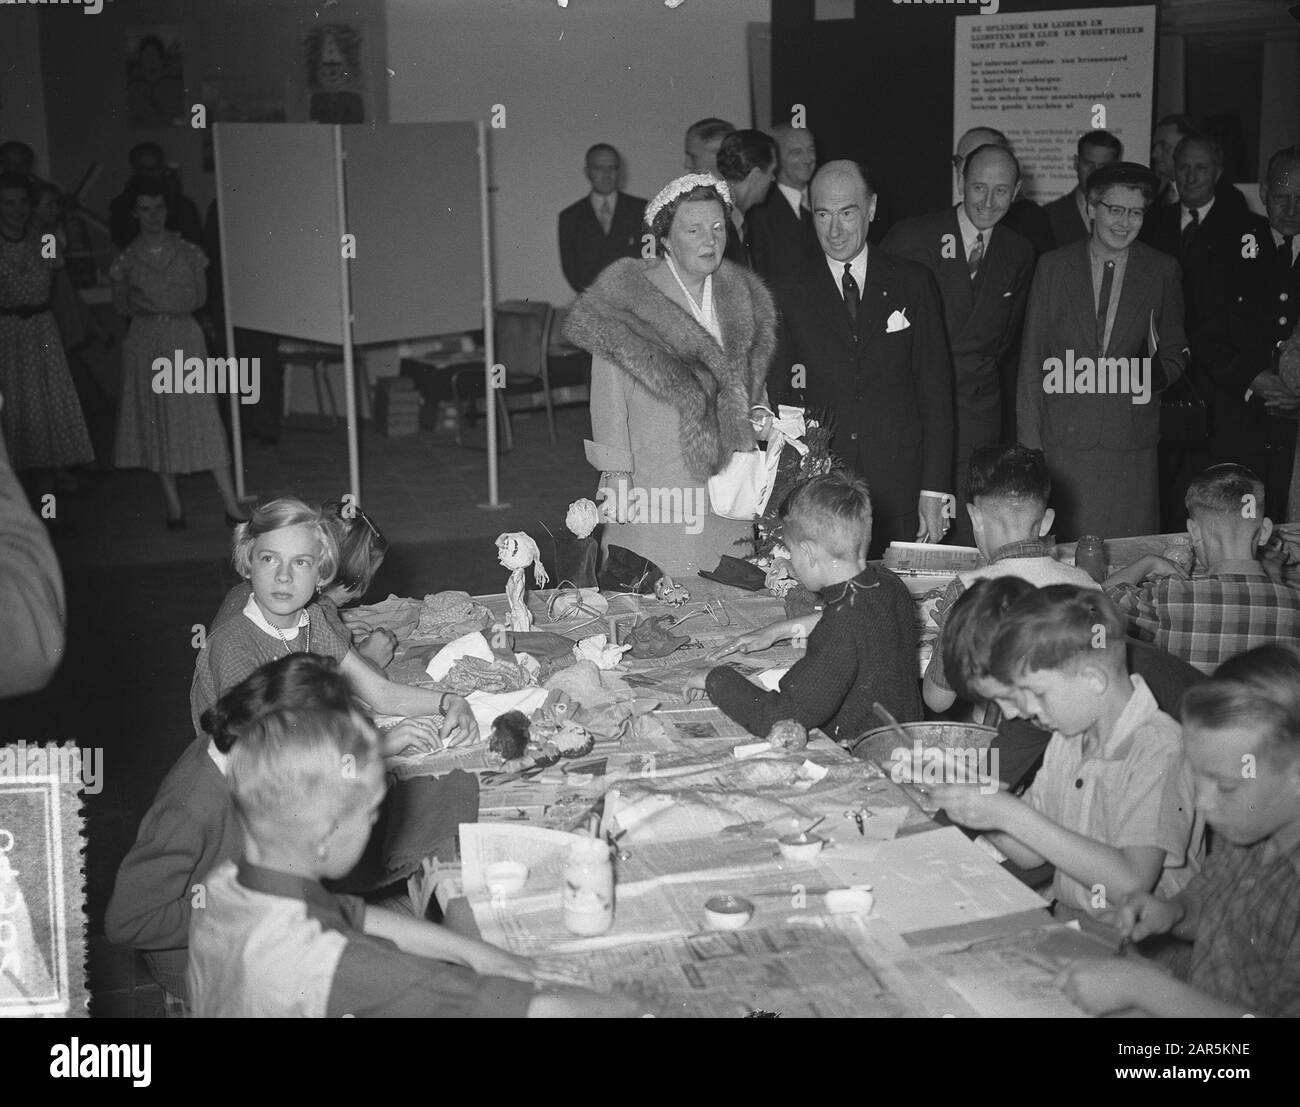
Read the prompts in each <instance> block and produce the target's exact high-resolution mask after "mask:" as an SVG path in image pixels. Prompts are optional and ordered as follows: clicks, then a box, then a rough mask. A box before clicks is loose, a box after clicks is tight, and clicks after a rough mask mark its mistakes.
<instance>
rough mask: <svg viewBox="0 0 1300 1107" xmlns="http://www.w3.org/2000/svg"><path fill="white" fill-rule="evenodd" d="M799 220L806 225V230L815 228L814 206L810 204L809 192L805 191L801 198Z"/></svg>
mask: <svg viewBox="0 0 1300 1107" xmlns="http://www.w3.org/2000/svg"><path fill="white" fill-rule="evenodd" d="M799 222H800V223H802V224H803V225H804V228H805V229H806V230H809V231H811V230H812V229H813V221H812V208H811V207H810V206H809V204H808V194H807V193H804V195H803V196H801V197H800V198H799Z"/></svg>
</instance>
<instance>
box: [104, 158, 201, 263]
mask: <svg viewBox="0 0 1300 1107" xmlns="http://www.w3.org/2000/svg"><path fill="white" fill-rule="evenodd" d="M128 156H129V158H130V160H131V176H132V177H150V178H153V177H158V178H161V179H163V180H165V181H166V183H167V229H168V230H169V231H175V232H176V233H177V234H179V235H180V236H181V238H183V239H185V241H186V242H193V243H194V245H195V246H198V247H200V248H201V247H202V246H203V224H202V222H201V221H200V220H199V209H198V208H197V207H195V206H194V201H193V200H191V199H190V198H189V197H188V196H186V195H184V194H183V193H182V192H181V186H180V182H179V180H178V179H177V177H176V174H175V173H174V172H172V171H170V170H168V168H167V156H166V155H165V154H164V153H163V149H162V147H161V146H159V145H158V144H157V143H155V142H141V143H139V144H138V145H135V146H133V147H131V153H130V154H129V155H128ZM108 230H109V237H111V238H112V240H113V245H114V246H116V247H117V248H118V249H120V250H125V249H126V248H127V247H128V246H130V245H131V242H132V241H133V240H134V239H135V236H136V235H137V234H139V233H140V227H139V224H137V223H136V221H135V197H134V196H133V195H132V194H131V190H130V185H129V182H128V186H127V187H126V188H124V189H122V191H121V193H119V194H118V195H117V196H114V197H113V199H112V200H111V201H110V202H109V205H108Z"/></svg>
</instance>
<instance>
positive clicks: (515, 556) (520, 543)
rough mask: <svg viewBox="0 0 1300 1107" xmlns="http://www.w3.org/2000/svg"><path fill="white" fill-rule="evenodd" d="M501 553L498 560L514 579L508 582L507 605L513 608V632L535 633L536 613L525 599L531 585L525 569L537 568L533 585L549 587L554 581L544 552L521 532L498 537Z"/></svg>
mask: <svg viewBox="0 0 1300 1107" xmlns="http://www.w3.org/2000/svg"><path fill="white" fill-rule="evenodd" d="M497 551H498V553H497V560H498V561H499V562H500V563H501V565H502V567H503V568H506V569H509V570H510V579H509V580H508V581H507V582H506V602H507V603H508V604H509V607H510V629H511V630H518V631H524V630H532V629H533V614H532V612H531V611H529V610H528V602H527V599H526V598H525V593H526V592H527V582H526V581H525V579H524V570H525V569H527V568H528V566H529V565H531V566H532V567H533V582H534V583H535V584H536V585H537V587H538V588H544V587H545V586H546V582H547V581H548V580H550V577H549V576H548V575H547V573H546V570H545V569H544V568H543V567H542V555H541V551H540V550H539V549H538V548H537V543H536V542H534V541H533V540H532V539H531V538H529V537H528V535H526V534H525V533H524V532H523V531H521V530H518V531H513V532H511V533H510V534H502V535H500V536H498V538H497Z"/></svg>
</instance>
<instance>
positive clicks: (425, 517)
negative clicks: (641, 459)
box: [0, 406, 596, 1017]
mask: <svg viewBox="0 0 1300 1107" xmlns="http://www.w3.org/2000/svg"><path fill="white" fill-rule="evenodd" d="M557 422H558V439H559V441H558V445H556V446H554V447H552V445H551V443H550V441H549V438H548V435H547V431H546V423H545V420H544V418H543V417H541V416H540V415H522V414H520V415H516V416H515V417H514V424H513V425H514V432H515V449H514V450H513V452H511V453H509V454H505V455H503V456H502V457H501V462H500V474H501V478H500V479H501V497H500V498H501V499H502V500H503V501H506V502H508V503H510V504H511V506H510V507H509V508H508V509H506V510H491V511H489V510H484V509H482V508H480V507H479V506H478V505H479V504H480V503H481V502H483V501H486V499H487V456H486V453H485V452H484V450H483V446H482V443H483V439H484V432H483V427H482V424H479V425H478V426H477V427H475V428H473V429H471V430H469V431H467V433H466V435H465V442H466V446H467V447H470V448H460V447H457V446H456V445H455V444H454V442H453V441H452V440H451V436H450V435H449V434H447V433H446V432H440V433H438V434H435V433H433V432H421V433H420V434H418V435H414V436H411V437H408V438H397V439H386V438H382V437H380V436H378V435H376V434H373V433H371V432H370V431H369V429H368V428H366V429H363V430H362V459H363V460H362V472H363V481H362V502H363V503H364V505H365V508H366V510H367V512H368V513H370V514H372V515H373V516H374V518H375V519H376V521H377V522H378V523H379V525H380V526H381V527H382V528H383V530H384V531H385V532H386V534H387V535H388V537H389V539H390V541H391V542H392V544H393V546H392V549H391V551H390V553H389V556H388V559H387V560H386V561H385V564H384V567H383V569H382V570H381V573H380V575H379V577H378V578H377V579H376V582H375V585H374V587H373V588H372V591H371V595H372V596H377V597H382V596H384V595H385V594H387V593H388V592H390V591H391V592H397V593H399V594H402V595H423V594H424V593H425V592H428V591H434V590H437V589H442V588H460V589H464V590H466V591H470V592H485V591H499V590H500V589H501V588H502V587H503V585H504V581H505V571H504V570H502V569H501V568H500V566H499V565H497V562H496V551H495V549H494V548H493V539H495V537H496V535H498V534H499V533H501V532H502V531H509V530H527V531H529V532H530V533H532V534H533V535H534V536H535V537H537V538H538V540H539V544H541V545H542V546H543V547H544V548H545V546H546V541H547V540H546V539H545V531H544V530H542V529H541V526H540V524H541V523H542V522H545V523H546V525H547V526H549V527H550V528H551V529H552V530H556V529H557V528H559V527H562V526H563V520H564V513H565V510H566V508H567V505H568V504H569V502H570V501H572V500H574V499H577V498H579V497H582V496H588V497H589V496H591V495H592V494H593V493H594V491H595V485H596V474H595V473H594V472H593V471H592V470H591V469H590V468H589V467H588V466H587V464H586V462H585V460H584V458H583V446H582V442H583V439H584V438H586V437H587V436H588V435H589V433H590V429H589V421H588V417H587V412H586V408H585V406H582V407H573V408H566V409H561V410H560V411H558V412H557ZM475 445H477V449H475V448H473V447H474V446H475ZM246 471H247V474H248V488H249V490H250V491H252V492H259V493H266V492H271V491H292V492H296V493H297V494H298V495H301V496H303V497H305V498H309V499H310V498H324V497H330V498H335V497H338V496H339V495H340V494H341V493H342V492H344V491H345V490H346V474H347V453H346V439H345V437H344V434H343V432H342V431H341V430H334V431H331V432H329V433H321V432H320V431H317V430H313V429H309V428H307V427H304V426H302V425H293V424H290V425H289V426H288V427H286V429H285V430H284V432H283V434H282V436H281V439H280V442H279V444H278V445H276V446H273V447H268V446H263V445H260V444H258V443H256V442H254V443H252V444H250V446H249V447H248V453H247V470H246ZM182 495H183V496H184V499H185V502H186V508H187V515H188V518H189V528H188V529H187V530H185V531H180V532H171V531H167V530H166V529H165V528H164V526H163V506H162V498H161V494H160V491H159V489H158V486H157V482H156V479H155V478H154V477H153V476H152V475H151V474H149V473H144V472H122V473H111V474H106V475H102V476H98V477H95V478H92V479H90V480H89V481H87V482H86V487H85V489H84V491H83V492H82V493H80V494H79V495H76V496H65V497H62V498H61V499H60V502H59V521H60V522H64V523H67V524H70V525H71V526H72V527H73V528H75V532H76V533H75V534H74V535H73V536H72V537H71V538H68V539H64V540H60V541H59V543H58V544H57V546H56V548H57V550H58V552H59V555H60V560H61V563H62V565H63V569H64V577H65V582H66V586H67V594H68V649H67V655H66V658H65V661H64V663H63V665H62V667H61V668H60V670H59V672H58V673H57V674H56V676H55V679H54V681H53V682H52V683H51V685H50V687H49V688H47V689H46V690H45V691H44V692H42V693H41V694H40V695H37V696H28V697H25V698H23V699H20V700H11V701H8V702H6V703H5V704H4V705H3V707H2V708H0V740H16V739H18V738H26V739H27V740H28V741H66V740H67V739H69V738H75V739H76V740H77V741H78V742H80V743H82V744H83V745H88V746H99V747H102V748H103V750H104V753H103V766H104V779H103V786H102V791H100V792H99V793H97V794H95V795H93V796H87V797H86V806H85V816H86V828H87V839H88V842H87V870H86V883H87V911H88V915H89V924H90V934H91V936H92V937H91V941H90V954H89V956H90V968H91V977H92V980H91V990H92V995H93V998H92V1013H93V1014H95V1015H97V1016H100V1017H157V1016H158V1015H159V1014H160V1013H161V1009H162V1004H161V993H160V992H159V990H158V988H157V987H156V985H154V984H153V983H152V981H151V980H150V979H149V976H148V974H147V972H146V971H145V968H144V965H143V963H142V962H141V960H140V958H139V957H138V956H137V955H135V954H133V953H132V952H131V951H129V950H123V949H118V948H116V947H113V946H110V945H109V944H108V943H107V941H106V940H105V939H104V938H103V913H104V909H105V906H106V904H107V900H108V896H109V894H110V892H111V890H112V885H113V878H114V874H115V873H116V871H117V866H118V864H119V863H120V861H121V858H122V856H123V855H124V854H125V852H126V850H127V849H128V848H129V846H130V844H131V841H132V840H133V838H134V836H135V831H136V827H137V825H138V824H139V821H140V818H141V816H142V815H143V814H144V810H145V808H146V807H147V805H148V803H149V801H150V799H151V797H152V795H153V793H154V791H155V789H156V788H157V785H158V783H159V781H160V780H161V779H162V777H163V775H164V774H165V773H166V771H167V769H168V768H169V767H170V765H171V764H172V763H173V762H174V761H175V760H176V758H177V756H179V754H180V752H181V751H182V750H183V749H184V747H185V745H186V744H187V743H188V742H189V740H190V722H189V706H188V701H189V686H190V679H191V675H192V673H193V666H194V651H193V649H192V647H191V644H190V639H191V635H192V630H191V628H192V626H193V625H194V624H195V623H206V622H207V621H208V620H210V618H211V616H212V614H213V612H215V610H216V608H217V605H218V604H219V603H220V601H221V598H222V596H223V594H224V592H225V590H226V589H227V588H228V587H229V586H230V584H232V583H233V582H234V580H235V577H234V574H233V572H232V570H231V569H230V567H229V564H228V558H229V550H228V542H229V531H228V530H227V528H226V526H225V524H224V522H223V520H222V509H221V505H220V501H219V500H218V498H217V496H216V492H215V489H214V488H213V486H212V484H211V482H210V480H209V479H208V478H206V477H191V478H188V479H187V480H186V482H185V483H184V484H183V487H182Z"/></svg>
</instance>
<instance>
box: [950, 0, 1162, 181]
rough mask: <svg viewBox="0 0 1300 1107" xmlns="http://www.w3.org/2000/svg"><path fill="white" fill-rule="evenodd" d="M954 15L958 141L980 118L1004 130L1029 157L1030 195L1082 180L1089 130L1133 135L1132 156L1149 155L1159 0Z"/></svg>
mask: <svg viewBox="0 0 1300 1107" xmlns="http://www.w3.org/2000/svg"><path fill="white" fill-rule="evenodd" d="M954 22H955V24H956V31H955V34H956V62H955V65H954V68H953V147H954V149H955V148H956V145H957V140H958V139H959V138H960V137H961V136H962V135H963V134H965V133H966V131H968V130H970V128H972V127H994V128H996V129H997V130H999V131H1002V132H1003V133H1004V134H1005V135H1006V136H1007V137H1008V138H1009V139H1010V140H1011V145H1012V148H1013V149H1014V150H1015V152H1016V156H1017V158H1019V160H1020V166H1021V170H1022V173H1023V184H1022V189H1023V192H1024V195H1026V196H1028V197H1029V199H1031V200H1034V201H1035V202H1037V203H1040V204H1042V203H1046V202H1047V201H1049V200H1055V199H1056V198H1057V197H1058V196H1063V195H1064V194H1065V193H1067V192H1069V191H1070V189H1072V188H1074V187H1075V185H1076V183H1077V178H1076V176H1075V171H1074V155H1075V144H1076V143H1077V141H1078V139H1079V136H1080V135H1082V134H1084V133H1086V132H1087V131H1092V130H1107V131H1110V132H1111V133H1112V134H1114V135H1116V136H1117V137H1118V138H1119V140H1120V141H1121V142H1122V143H1123V144H1124V157H1125V159H1126V160H1128V161H1136V162H1141V163H1142V164H1143V165H1145V164H1146V163H1147V159H1148V155H1149V154H1150V150H1151V111H1152V102H1153V96H1154V89H1153V80H1154V73H1155V47H1156V9H1155V7H1154V6H1153V5H1141V6H1137V7H1131V8H1075V9H1071V10H1068V11H1053V12H1023V13H1019V14H998V15H974V16H959V17H958V18H957V19H956V20H955V21H954ZM957 199H960V197H958V196H954V200H957Z"/></svg>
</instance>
